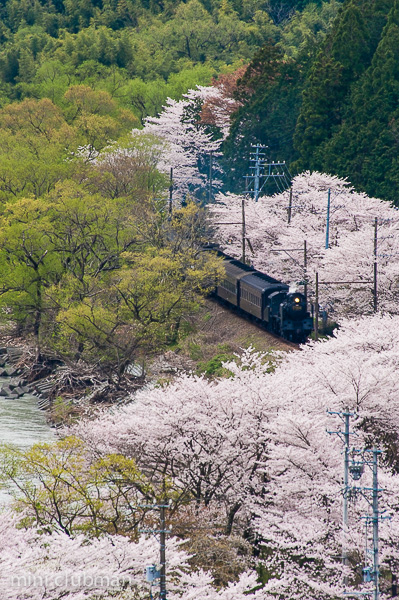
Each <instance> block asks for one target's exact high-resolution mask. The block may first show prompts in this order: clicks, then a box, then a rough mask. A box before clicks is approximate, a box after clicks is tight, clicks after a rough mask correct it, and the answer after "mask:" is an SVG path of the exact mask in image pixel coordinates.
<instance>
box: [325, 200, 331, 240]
mask: <svg viewBox="0 0 399 600" xmlns="http://www.w3.org/2000/svg"><path fill="white" fill-rule="evenodd" d="M330 205H331V190H330V188H328V196H327V222H326V250H327V248H328V244H329V236H330Z"/></svg>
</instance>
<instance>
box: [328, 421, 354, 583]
mask: <svg viewBox="0 0 399 600" xmlns="http://www.w3.org/2000/svg"><path fill="white" fill-rule="evenodd" d="M328 413H329V414H330V415H338V416H339V417H340V418H341V419H342V421H343V422H344V430H343V431H342V430H339V431H329V432H328V433H330V434H332V433H335V434H337V435H338V436H339V437H340V438H341V440H342V441H343V442H344V489H343V504H342V530H343V541H342V565H343V566H344V567H346V566H348V551H347V547H346V544H347V536H348V506H349V447H350V436H351V435H353V433H352V432H351V431H350V425H349V421H350V418H351V417H354V416H355V415H354V413H351V412H350V411H349V409H346V410H344V411H343V412H334V411H330V410H329V411H328ZM347 583H348V581H347V577H346V576H344V585H345V586H346V585H347Z"/></svg>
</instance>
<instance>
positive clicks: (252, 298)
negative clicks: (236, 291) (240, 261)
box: [240, 271, 288, 323]
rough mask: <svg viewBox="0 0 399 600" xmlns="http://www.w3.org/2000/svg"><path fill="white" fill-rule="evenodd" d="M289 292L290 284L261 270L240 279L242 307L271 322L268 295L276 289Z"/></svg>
mask: <svg viewBox="0 0 399 600" xmlns="http://www.w3.org/2000/svg"><path fill="white" fill-rule="evenodd" d="M280 290H281V291H284V292H285V293H287V291H288V285H286V284H285V283H281V282H280V281H277V280H276V279H273V277H268V276H267V275H264V274H263V273H259V271H255V272H254V273H250V274H248V275H246V276H245V277H243V278H242V279H241V281H240V308H241V309H242V310H245V311H246V312H248V313H250V314H251V315H253V316H254V317H257V318H258V319H261V320H262V321H265V322H266V323H268V322H269V309H268V300H267V299H268V297H269V296H270V294H272V293H273V292H276V291H280Z"/></svg>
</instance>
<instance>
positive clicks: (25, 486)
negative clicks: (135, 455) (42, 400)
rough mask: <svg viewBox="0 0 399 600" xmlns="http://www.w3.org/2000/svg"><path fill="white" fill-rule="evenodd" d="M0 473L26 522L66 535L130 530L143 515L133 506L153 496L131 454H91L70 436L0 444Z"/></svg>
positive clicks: (119, 532)
mask: <svg viewBox="0 0 399 600" xmlns="http://www.w3.org/2000/svg"><path fill="white" fill-rule="evenodd" d="M0 479H1V480H2V481H3V483H4V485H6V486H7V487H8V488H9V491H10V494H11V495H12V496H14V498H15V500H16V502H15V506H16V508H17V509H18V510H20V511H21V512H23V513H24V522H25V524H26V525H29V524H31V523H35V524H36V525H37V526H39V527H40V528H42V529H44V530H46V531H52V530H54V529H55V530H61V531H63V532H65V533H66V534H67V535H73V534H76V533H79V532H85V533H87V534H89V535H92V536H99V535H101V534H102V533H111V534H115V533H118V534H129V535H133V536H134V535H135V534H137V527H138V524H139V522H140V521H141V520H142V518H143V511H141V510H140V509H138V508H137V506H138V505H139V504H140V502H141V503H143V500H144V499H147V498H151V497H153V496H154V490H153V488H152V486H151V485H150V484H149V483H147V481H146V479H145V477H144V476H143V475H142V474H141V473H140V471H139V470H138V468H137V466H136V464H135V461H134V460H133V459H131V458H127V457H125V456H122V455H119V454H108V455H105V456H103V457H100V458H94V457H93V455H92V454H91V453H90V451H89V449H88V448H86V446H85V444H84V442H83V441H82V440H80V439H79V438H76V437H72V436H71V437H67V438H64V439H62V440H60V441H58V442H55V443H53V444H36V445H34V446H32V448H30V449H28V450H18V449H16V448H13V447H9V446H2V447H1V448H0ZM122 506H123V508H122V509H121V507H122Z"/></svg>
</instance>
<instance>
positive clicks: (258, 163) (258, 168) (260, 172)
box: [245, 144, 290, 202]
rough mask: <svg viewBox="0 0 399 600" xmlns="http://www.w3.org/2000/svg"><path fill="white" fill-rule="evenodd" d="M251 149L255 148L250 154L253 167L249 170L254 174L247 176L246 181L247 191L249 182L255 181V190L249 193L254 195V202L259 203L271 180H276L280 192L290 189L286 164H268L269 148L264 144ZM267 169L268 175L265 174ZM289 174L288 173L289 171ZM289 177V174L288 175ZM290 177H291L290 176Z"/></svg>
mask: <svg viewBox="0 0 399 600" xmlns="http://www.w3.org/2000/svg"><path fill="white" fill-rule="evenodd" d="M251 148H254V149H255V150H254V152H251V153H250V159H249V161H250V162H251V163H253V165H251V166H250V167H249V168H250V169H251V170H252V171H253V173H252V174H251V175H245V180H246V189H248V187H249V185H248V183H249V181H250V180H253V189H252V190H250V192H249V193H251V194H253V197H254V200H255V202H257V201H258V199H259V194H260V192H261V191H262V189H263V187H264V185H265V183H266V182H267V181H268V179H269V178H272V179H274V180H275V182H276V183H277V185H278V187H279V189H280V191H282V189H284V188H286V187H288V178H287V176H286V174H285V173H284V170H285V171H287V167H286V164H285V162H266V160H265V156H266V155H265V152H264V151H265V150H266V148H267V146H264V145H262V144H255V145H254V144H252V145H251ZM265 167H267V169H268V170H267V173H265ZM275 167H277V168H280V169H281V171H277V172H275V171H274V169H275ZM287 173H288V171H287ZM288 176H289V174H288ZM289 177H290V176H289ZM279 179H283V180H284V182H283V186H280V184H279V183H278V180H279Z"/></svg>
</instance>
